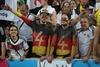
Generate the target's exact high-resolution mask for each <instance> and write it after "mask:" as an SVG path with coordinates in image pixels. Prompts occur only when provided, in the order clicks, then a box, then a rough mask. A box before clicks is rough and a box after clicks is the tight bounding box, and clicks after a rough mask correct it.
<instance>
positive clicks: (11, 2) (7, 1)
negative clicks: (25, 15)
mask: <svg viewBox="0 0 100 67" xmlns="http://www.w3.org/2000/svg"><path fill="white" fill-rule="evenodd" d="M5 4H8V5H9V6H10V7H11V8H12V9H14V10H17V0H5Z"/></svg>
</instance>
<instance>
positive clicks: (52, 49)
mask: <svg viewBox="0 0 100 67" xmlns="http://www.w3.org/2000/svg"><path fill="white" fill-rule="evenodd" d="M53 51H54V47H51V50H50V55H52V54H53Z"/></svg>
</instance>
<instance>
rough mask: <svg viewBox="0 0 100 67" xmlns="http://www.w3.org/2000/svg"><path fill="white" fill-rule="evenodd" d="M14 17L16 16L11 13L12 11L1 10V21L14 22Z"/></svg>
mask: <svg viewBox="0 0 100 67" xmlns="http://www.w3.org/2000/svg"><path fill="white" fill-rule="evenodd" d="M14 16H15V15H14V14H13V13H11V12H10V11H6V10H0V20H8V21H13V19H14Z"/></svg>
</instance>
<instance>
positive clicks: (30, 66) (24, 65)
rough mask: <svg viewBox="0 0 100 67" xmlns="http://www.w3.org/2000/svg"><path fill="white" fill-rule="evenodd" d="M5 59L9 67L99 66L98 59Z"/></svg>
mask: <svg viewBox="0 0 100 67" xmlns="http://www.w3.org/2000/svg"><path fill="white" fill-rule="evenodd" d="M7 61H8V65H9V67H100V61H99V64H95V63H94V61H93V60H92V59H90V60H88V62H86V63H84V62H83V61H82V60H81V59H73V60H72V62H71V64H67V63H66V60H65V59H54V60H53V62H52V63H48V62H47V61H46V60H45V61H43V62H40V61H39V59H25V60H24V61H20V60H13V61H9V60H7ZM0 67H1V66H0Z"/></svg>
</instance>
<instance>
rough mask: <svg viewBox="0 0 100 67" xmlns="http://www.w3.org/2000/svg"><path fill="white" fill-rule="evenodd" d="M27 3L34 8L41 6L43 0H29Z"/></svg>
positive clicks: (30, 7)
mask: <svg viewBox="0 0 100 67" xmlns="http://www.w3.org/2000/svg"><path fill="white" fill-rule="evenodd" d="M27 5H28V6H29V9H34V8H36V7H39V6H41V0H27Z"/></svg>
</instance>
